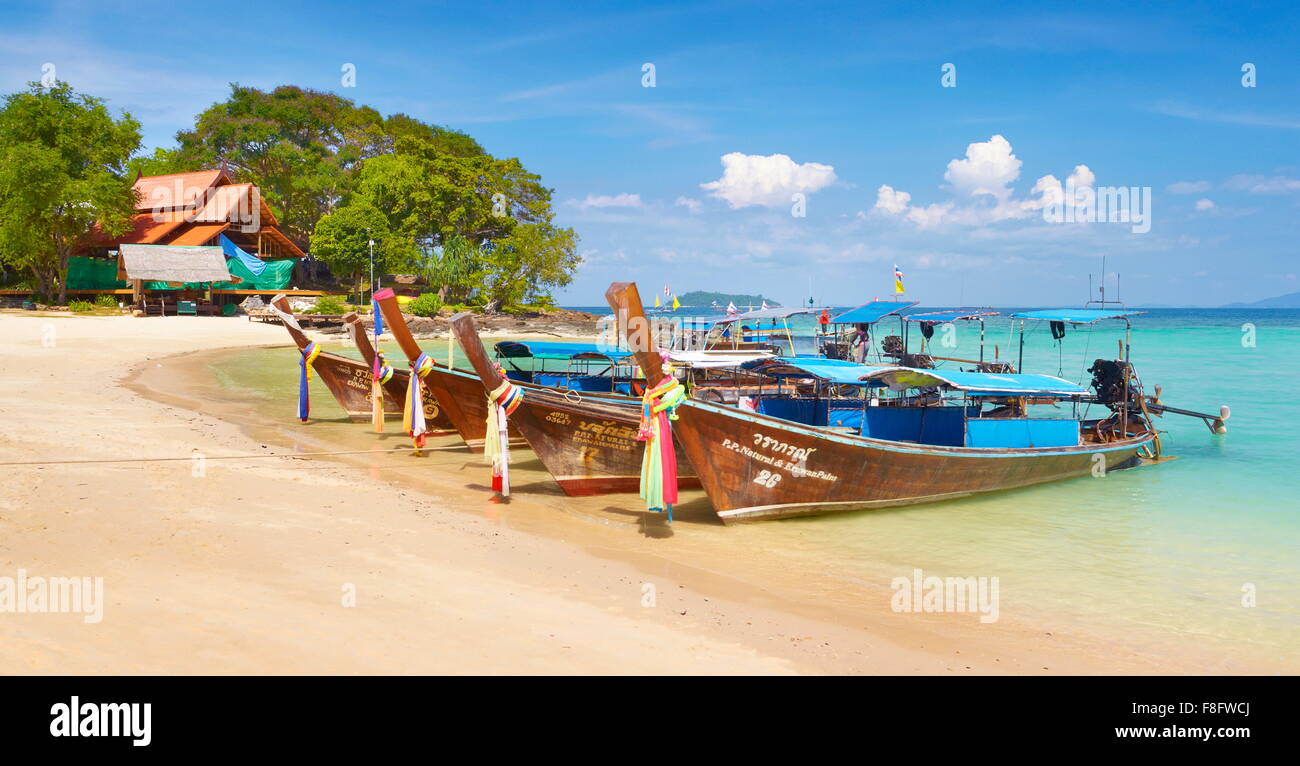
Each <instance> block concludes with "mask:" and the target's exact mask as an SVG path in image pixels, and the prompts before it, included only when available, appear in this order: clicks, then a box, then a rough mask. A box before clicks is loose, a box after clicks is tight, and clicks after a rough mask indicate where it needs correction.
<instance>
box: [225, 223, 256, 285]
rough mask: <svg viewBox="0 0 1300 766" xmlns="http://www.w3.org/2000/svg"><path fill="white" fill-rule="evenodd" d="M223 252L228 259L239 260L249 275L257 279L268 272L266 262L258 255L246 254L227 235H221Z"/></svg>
mask: <svg viewBox="0 0 1300 766" xmlns="http://www.w3.org/2000/svg"><path fill="white" fill-rule="evenodd" d="M221 252H223V253H225V255H226V257H227V258H238V259H239V261H240V262H241V263H243V264H244V267H245V268H247V269H248V271H249V273H250V274H252V275H253V276H255V277H260V276H262V272H263V271H265V270H266V261H263V260H262V259H261V258H258V257H257V256H256V255H253V254H251V253H246V252H244V251H243V250H242V249H240V247H239V245H236V244H235V243H234V242H231V241H230V238H229V237H227V236H226V235H225V234H222V235H221Z"/></svg>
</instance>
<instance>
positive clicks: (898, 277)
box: [894, 263, 903, 295]
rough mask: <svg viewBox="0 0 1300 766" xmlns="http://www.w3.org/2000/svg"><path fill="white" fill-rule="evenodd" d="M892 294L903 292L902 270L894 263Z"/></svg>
mask: <svg viewBox="0 0 1300 766" xmlns="http://www.w3.org/2000/svg"><path fill="white" fill-rule="evenodd" d="M894 294H895V295H902V294H903V272H902V271H900V270H899V268H898V264H897V263H895V264H894Z"/></svg>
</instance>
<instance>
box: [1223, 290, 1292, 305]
mask: <svg viewBox="0 0 1300 766" xmlns="http://www.w3.org/2000/svg"><path fill="white" fill-rule="evenodd" d="M1223 308H1225V309H1300V293H1287V294H1286V295H1278V296H1275V297H1273V298H1265V299H1264V300H1262V301H1255V302H1254V303H1228V304H1225V305H1224V306H1223Z"/></svg>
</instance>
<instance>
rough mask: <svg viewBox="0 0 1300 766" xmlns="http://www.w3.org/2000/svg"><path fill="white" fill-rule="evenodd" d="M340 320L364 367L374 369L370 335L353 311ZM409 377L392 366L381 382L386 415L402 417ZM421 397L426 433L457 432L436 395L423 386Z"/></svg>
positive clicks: (409, 374) (404, 371) (401, 370)
mask: <svg viewBox="0 0 1300 766" xmlns="http://www.w3.org/2000/svg"><path fill="white" fill-rule="evenodd" d="M343 321H344V322H345V323H347V328H348V334H349V335H351V336H352V342H353V343H355V344H356V346H357V351H360V352H361V358H362V359H364V360H366V367H367V369H373V365H374V363H375V347H374V346H373V345H372V344H371V343H370V336H368V335H367V334H366V329H365V327H363V326H362V325H361V322H360V320H359V318H358V317H357V314H356V312H355V311H354V312H349V313H348V314H345V315H344V316H343ZM389 366H390V367H391V366H392V365H389ZM410 380H411V372H410V370H404V369H402V368H400V367H393V377H391V378H389V380H388V382H387V383H385V384H384V415H385V416H388V415H395V416H397V417H401V416H402V406H403V403H404V402H405V400H406V386H407V383H408V382H409V381H410ZM420 398H421V400H422V401H423V402H424V422H425V425H426V427H427V428H428V431H427V433H428V434H429V435H431V436H443V435H445V434H452V433H456V426H454V425H453V424H452V422H451V418H449V417H447V414H446V413H445V412H443V411H442V407H441V406H440V405H439V404H438V400H437V398H436V397H434V395H433V391H431V390H429V389H428V388H424V389H423V390H421V391H420Z"/></svg>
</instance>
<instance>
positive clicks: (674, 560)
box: [0, 312, 1245, 674]
mask: <svg viewBox="0 0 1300 766" xmlns="http://www.w3.org/2000/svg"><path fill="white" fill-rule="evenodd" d="M0 328H3V329H4V332H2V333H0V352H3V353H4V354H5V358H6V359H7V360H8V364H7V368H6V371H5V374H4V376H3V379H2V380H0V417H3V418H4V422H5V424H6V427H5V429H4V432H3V433H2V434H0V462H4V463H12V462H16V461H66V460H76V459H93V458H98V459H104V458H154V457H173V458H174V457H181V458H184V459H183V460H180V461H175V462H136V463H97V464H79V465H68V464H64V465H55V464H46V465H32V466H15V465H5V466H3V473H2V474H0V475H2V476H3V478H0V490H2V494H0V576H5V575H9V576H13V574H14V572H15V571H16V570H17V569H19V568H24V569H25V570H27V572H29V573H31V574H40V575H44V576H92V577H96V576H98V577H103V578H104V582H105V585H104V587H105V600H106V602H107V603H106V606H105V610H104V619H103V621H102V622H100V623H98V624H89V625H88V624H85V623H84V622H83V620H82V619H81V616H80V615H73V614H9V613H0V636H3V640H2V641H0V667H3V668H5V669H6V671H8V672H16V673H205V674H206V673H339V674H342V673H348V674H353V673H725V674H749V673H764V674H768V673H782V674H784V673H935V674H984V673H1027V674H1048V673H1105V672H1111V673H1153V672H1154V673H1167V672H1180V671H1182V672H1207V671H1210V672H1213V671H1214V670H1216V669H1218V670H1220V672H1225V671H1226V672H1232V671H1237V672H1240V671H1242V670H1245V668H1241V667H1237V666H1232V667H1219V666H1207V665H1205V664H1202V663H1196V664H1192V663H1189V662H1187V659H1188V658H1186V657H1171V656H1161V653H1160V648H1159V647H1153V648H1152V649H1151V650H1150V651H1138V650H1134V649H1131V648H1127V647H1125V648H1119V647H1117V646H1116V645H1115V644H1114V643H1113V642H1110V641H1107V640H1105V639H1104V638H1102V637H1098V636H1092V635H1087V634H1086V633H1084V632H1082V631H1080V632H1077V633H1066V634H1062V633H1060V632H1059V631H1045V630H1043V629H1042V627H1041V626H1035V625H1032V624H1024V623H1018V622H1017V621H1016V620H1015V619H1013V618H1011V617H1008V616H1005V615H1004V616H1003V617H1002V618H1001V619H1000V620H999V621H998V622H996V623H993V624H981V623H980V622H979V621H978V620H977V619H975V617H974V616H973V615H971V614H899V613H894V612H892V611H891V609H890V595H891V592H890V590H889V588H888V581H887V580H884V581H876V580H870V581H868V580H848V579H844V578H832V577H827V576H826V575H825V574H824V573H820V572H802V571H798V570H793V569H791V568H790V567H789V566H788V562H787V561H785V560H783V559H781V558H780V557H778V556H773V555H770V554H769V553H768V552H766V551H764V550H762V549H761V547H759V546H746V545H745V543H746V541H747V540H749V539H750V537H749V536H747V535H746V534H745V532H744V531H743V529H744V528H725V529H724V528H722V527H721V525H720V524H719V522H717V521H716V519H715V518H714V517H713V515H712V512H711V510H710V509H709V508H708V504H707V500H705V499H704V498H703V496H702V494H700V493H691V494H689V495H688V496H687V498H686V500H687V502H685V503H684V504H683V505H682V506H680V507H679V509H678V513H677V521H676V523H674V524H673V525H672V526H671V527H668V526H666V525H665V524H664V523H663V521H662V519H661V518H660V517H658V516H653V515H648V514H646V513H644V512H642V511H641V506H640V503H639V501H638V499H637V498H636V497H635V496H633V495H611V496H604V497H598V498H580V499H571V498H566V497H564V496H563V495H561V494H560V493H559V491H558V489H556V488H555V485H554V484H553V483H552V482H550V481H549V479H548V478H547V477H546V475H545V474H544V473H543V472H542V471H541V469H540V466H539V465H538V464H537V461H536V460H535V459H534V458H532V456H531V454H530V453H527V452H526V451H518V452H517V453H516V455H515V457H516V461H517V462H516V463H515V465H514V468H513V471H514V482H515V487H516V495H515V497H514V498H513V500H512V502H510V503H509V504H506V505H502V504H496V503H491V502H489V500H488V498H489V495H490V493H489V492H488V491H487V488H486V483H487V475H488V474H487V467H486V466H485V465H484V464H483V463H482V462H481V458H478V457H476V456H472V455H470V454H469V453H468V452H466V451H465V450H464V449H463V447H461V446H460V445H459V443H458V440H457V439H455V438H454V437H445V438H441V439H435V440H432V441H431V445H430V446H431V447H432V449H430V450H429V451H428V452H426V454H425V455H424V456H423V457H414V456H410V455H391V454H384V455H353V456H336V457H301V458H261V459H245V458H244V457H242V456H249V455H264V454H268V453H287V452H316V451H336V450H339V449H353V448H355V449H361V450H369V449H390V448H392V447H397V446H404V445H405V439H404V438H403V437H402V436H401V435H400V433H399V425H398V424H397V423H395V422H393V421H390V423H389V425H388V429H387V433H386V434H384V435H382V436H380V435H376V434H373V433H370V432H369V429H368V426H365V425H357V424H351V423H344V422H342V419H341V412H340V411H339V410H338V408H337V406H336V405H334V403H333V401H332V400H330V399H329V398H328V394H327V392H325V390H324V388H323V387H321V386H319V385H317V386H316V388H315V389H314V391H313V410H314V414H315V415H317V416H318V417H320V418H322V420H321V421H316V422H312V423H308V424H306V425H303V424H299V423H298V422H297V421H296V419H294V418H292V417H291V413H289V412H286V413H285V417H284V418H283V419H277V420H270V419H268V418H267V417H266V416H265V413H263V412H261V411H260V410H259V408H258V407H256V406H255V402H252V401H250V399H249V397H248V396H246V395H241V394H239V393H238V392H232V391H231V390H229V389H228V388H226V387H223V386H222V385H220V383H219V382H218V379H217V376H216V373H215V369H219V367H220V364H219V363H220V362H221V360H223V359H225V358H227V357H228V356H229V355H230V354H231V351H230V350H229V349H232V348H233V349H239V348H248V347H250V346H260V345H284V344H285V343H286V341H287V338H286V337H285V335H284V331H283V329H282V328H280V327H279V326H271V325H260V324H252V323H248V322H246V321H244V320H243V319H215V318H206V317H205V318H191V317H185V318H166V319H131V318H126V317H121V318H119V317H106V318H100V317H95V318H86V317H68V316H67V315H63V316H57V315H47V316H39V315H31V314H26V313H20V312H0ZM51 328H53V330H52V331H53V335H54V342H53V343H52V344H51V343H49V342H48V341H49V336H50V333H51ZM43 341H46V342H44V343H43ZM332 341H333V343H337V339H332ZM223 349H224V350H223ZM284 353H285V358H286V359H287V360H292V359H293V358H294V357H296V352H295V351H292V350H285V352H284ZM196 451H197V452H200V453H202V454H203V455H204V456H206V459H205V461H204V462H203V464H202V470H201V471H196V470H195V465H196V464H195V463H194V462H193V461H192V460H191V459H190V456H191V455H193V454H194V453H195V452H196ZM230 456H240V459H231V460H226V459H222V458H225V457H230ZM196 473H199V474H201V475H195V474H196ZM791 530H792V534H795V533H796V531H795V528H793V527H792V528H791ZM733 532H735V534H732V533H733ZM350 594H355V605H354V606H348V605H345V602H346V601H347V600H348V599H349V597H350Z"/></svg>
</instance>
